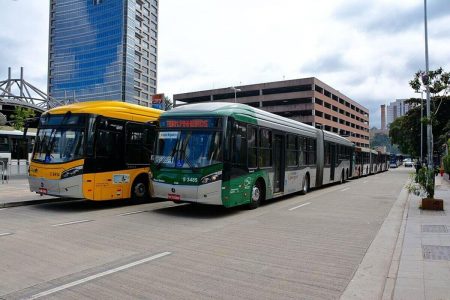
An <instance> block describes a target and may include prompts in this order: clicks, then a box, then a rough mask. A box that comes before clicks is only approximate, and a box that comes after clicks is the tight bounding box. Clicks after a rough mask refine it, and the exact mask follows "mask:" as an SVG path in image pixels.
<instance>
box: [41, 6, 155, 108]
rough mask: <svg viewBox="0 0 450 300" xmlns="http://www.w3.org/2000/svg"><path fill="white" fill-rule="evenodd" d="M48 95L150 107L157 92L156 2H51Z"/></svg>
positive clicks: (57, 97)
mask: <svg viewBox="0 0 450 300" xmlns="http://www.w3.org/2000/svg"><path fill="white" fill-rule="evenodd" d="M49 26H50V29H49V35H50V39H49V64H48V93H49V95H50V96H51V97H54V98H56V99H61V100H63V99H66V100H69V99H72V98H73V99H75V100H77V101H86V100H105V99H107V100H118V101H125V102H130V103H136V104H141V105H144V106H148V105H149V102H150V101H151V95H152V94H155V93H156V79H157V45H158V1H157V0H50V25H49Z"/></svg>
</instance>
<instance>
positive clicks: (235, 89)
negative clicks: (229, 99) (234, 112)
mask: <svg viewBox="0 0 450 300" xmlns="http://www.w3.org/2000/svg"><path fill="white" fill-rule="evenodd" d="M230 89H232V90H234V103H236V102H237V92H240V91H241V89H238V88H236V87H234V86H230Z"/></svg>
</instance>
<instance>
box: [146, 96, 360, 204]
mask: <svg viewBox="0 0 450 300" xmlns="http://www.w3.org/2000/svg"><path fill="white" fill-rule="evenodd" d="M158 130H159V132H158V138H157V141H156V145H155V147H156V149H155V152H154V155H153V157H152V166H151V169H152V174H151V177H152V186H153V196H154V197H158V198H165V199H169V200H173V201H174V202H194V203H204V204H214V205H223V206H225V207H232V206H236V205H243V204H247V205H248V206H249V207H250V208H256V207H258V206H259V204H260V203H261V202H262V201H263V200H266V199H271V198H276V197H280V196H283V195H287V194H290V193H295V192H303V193H307V192H308V190H309V189H310V188H316V187H320V186H322V185H324V184H329V183H333V182H343V181H344V180H346V179H347V178H348V177H350V176H351V172H352V171H351V170H352V169H353V166H352V157H353V151H354V145H353V143H351V142H350V141H348V140H347V139H345V138H343V137H341V136H339V135H336V134H334V133H331V132H327V131H323V130H320V129H316V128H314V127H312V126H309V125H306V124H303V123H300V122H297V121H294V120H291V119H288V118H284V117H281V116H278V115H275V114H272V113H269V112H266V111H263V110H260V109H256V108H253V107H251V106H248V105H243V104H236V103H220V102H212V103H198V104H190V105H184V106H180V107H177V108H175V109H173V110H171V111H168V112H165V113H163V114H162V115H161V118H160V126H159V129H158Z"/></svg>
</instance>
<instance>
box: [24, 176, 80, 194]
mask: <svg viewBox="0 0 450 300" xmlns="http://www.w3.org/2000/svg"><path fill="white" fill-rule="evenodd" d="M28 182H29V184H30V191H32V192H36V193H38V194H43V195H50V196H57V197H67V198H84V197H83V187H82V183H83V175H77V176H73V177H69V178H66V179H57V180H52V179H45V178H40V177H32V176H29V177H28Z"/></svg>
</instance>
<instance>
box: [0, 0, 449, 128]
mask: <svg viewBox="0 0 450 300" xmlns="http://www.w3.org/2000/svg"><path fill="white" fill-rule="evenodd" d="M86 1H88V0H86ZM106 1H107V0H106ZM423 3H424V2H423V1H422V0H397V1H392V0H371V1H367V0H333V1H331V0H315V1H307V0H278V1H273V0H228V1H223V0H190V1H186V0H159V5H160V7H159V24H158V26H159V40H158V92H159V93H165V94H166V95H168V96H169V97H172V95H173V94H176V93H184V92H192V91H198V90H206V89H212V88H223V87H229V86H236V85H241V84H242V85H245V84H254V83H262V82H271V81H278V80H283V79H296V78H304V77H316V78H318V79H320V80H321V81H323V82H325V83H326V84H328V85H330V86H332V87H333V88H335V89H337V90H339V91H340V92H341V93H343V94H345V95H346V96H348V97H350V98H351V99H353V100H355V101H357V102H358V103H360V104H362V105H364V106H365V107H367V108H369V110H370V126H371V127H372V126H376V127H380V105H381V104H388V103H389V102H391V101H394V100H395V99H401V98H410V97H418V95H417V94H415V93H414V91H413V90H412V89H411V88H410V86H409V84H408V81H409V80H411V79H412V77H413V75H414V73H415V72H416V71H418V70H424V69H425V43H424V22H423ZM48 5H49V1H48V0H0V7H1V8H2V18H0V28H2V30H1V31H0V80H3V79H6V78H7V68H8V66H11V67H12V68H13V75H15V77H18V76H19V72H20V67H21V66H23V67H24V68H25V78H26V79H27V81H29V82H30V83H32V84H33V85H36V86H37V87H39V88H41V89H42V90H44V91H45V90H46V82H47V79H46V78H47V55H48V54H47V50H48V44H47V43H48ZM18 20H20V21H18ZM428 35H429V58H430V69H437V68H438V67H443V68H444V69H445V70H446V71H450V1H449V0H428Z"/></svg>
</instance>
